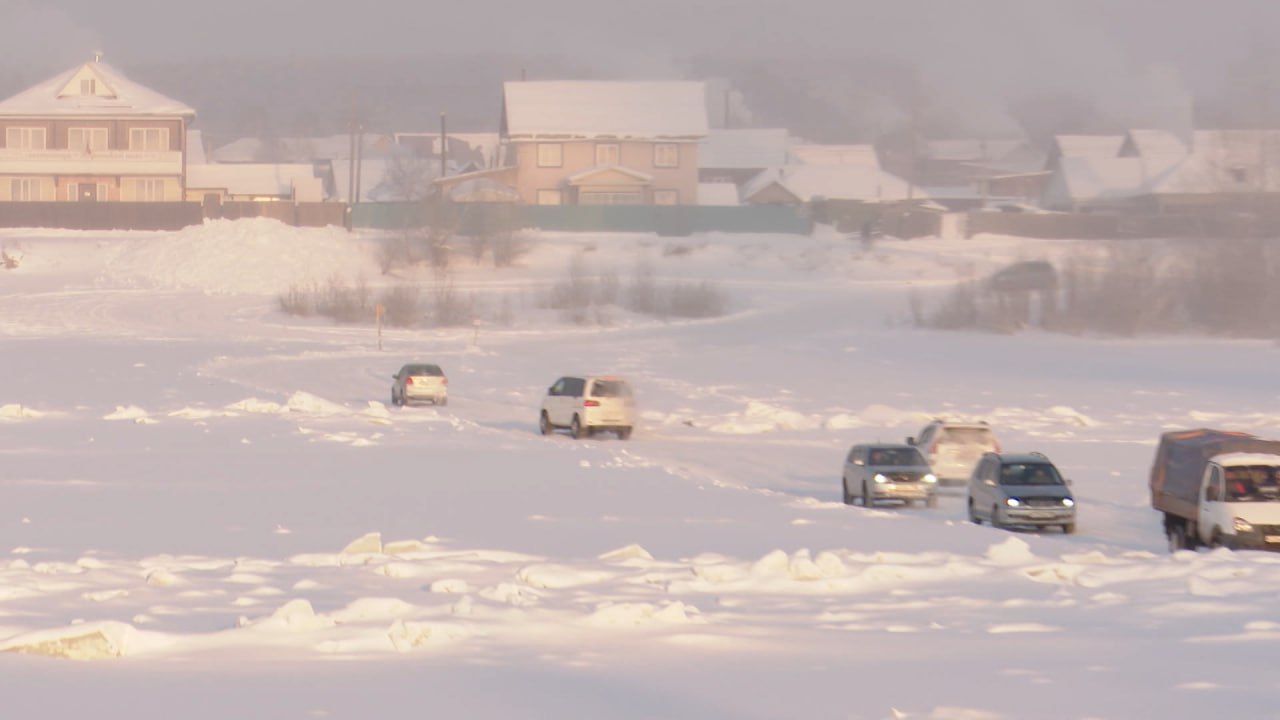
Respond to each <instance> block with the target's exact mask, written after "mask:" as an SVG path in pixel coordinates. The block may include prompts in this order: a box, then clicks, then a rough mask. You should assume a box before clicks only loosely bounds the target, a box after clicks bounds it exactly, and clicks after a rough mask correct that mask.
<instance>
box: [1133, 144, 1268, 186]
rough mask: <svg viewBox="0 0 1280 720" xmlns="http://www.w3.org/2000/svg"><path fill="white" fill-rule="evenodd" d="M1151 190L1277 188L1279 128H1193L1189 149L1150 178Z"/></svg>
mask: <svg viewBox="0 0 1280 720" xmlns="http://www.w3.org/2000/svg"><path fill="white" fill-rule="evenodd" d="M1149 191H1150V192H1151V193H1152V194H1212V193H1251V192H1280V131H1277V130H1197V131H1195V133H1193V135H1192V147H1191V151H1190V153H1188V154H1187V156H1186V158H1185V159H1183V160H1182V161H1181V162H1179V163H1177V165H1176V166H1174V167H1171V168H1170V169H1169V170H1168V171H1167V172H1164V173H1162V174H1160V175H1159V176H1157V177H1155V178H1153V180H1152V182H1151V184H1150V190H1149Z"/></svg>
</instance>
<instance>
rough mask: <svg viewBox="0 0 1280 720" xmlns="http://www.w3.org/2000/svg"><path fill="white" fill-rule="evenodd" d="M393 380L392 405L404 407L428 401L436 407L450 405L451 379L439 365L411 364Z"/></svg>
mask: <svg viewBox="0 0 1280 720" xmlns="http://www.w3.org/2000/svg"><path fill="white" fill-rule="evenodd" d="M391 379H392V380H393V381H394V382H392V383H391V404H392V405H398V406H401V407H403V406H405V405H409V404H410V403H414V402H421V401H428V400H429V401H431V402H432V403H433V404H435V405H448V404H449V378H448V377H446V376H445V374H444V371H443V370H441V369H440V366H439V365H433V364H431V363H409V364H408V365H405V366H404V367H402V368H400V371H399V372H397V373H396V374H395V375H392V376H391Z"/></svg>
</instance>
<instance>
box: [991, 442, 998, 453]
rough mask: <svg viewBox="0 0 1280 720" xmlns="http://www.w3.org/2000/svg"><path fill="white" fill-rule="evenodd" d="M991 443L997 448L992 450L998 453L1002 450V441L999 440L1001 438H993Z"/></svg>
mask: <svg viewBox="0 0 1280 720" xmlns="http://www.w3.org/2000/svg"><path fill="white" fill-rule="evenodd" d="M991 444H992V445H993V446H995V449H994V450H992V451H991V452H997V453H998V452H1000V441H999V440H992V441H991Z"/></svg>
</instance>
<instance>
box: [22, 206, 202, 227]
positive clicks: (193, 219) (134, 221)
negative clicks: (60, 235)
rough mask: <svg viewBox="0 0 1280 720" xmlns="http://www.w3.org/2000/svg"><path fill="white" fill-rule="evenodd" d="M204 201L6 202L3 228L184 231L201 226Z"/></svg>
mask: <svg viewBox="0 0 1280 720" xmlns="http://www.w3.org/2000/svg"><path fill="white" fill-rule="evenodd" d="M203 218H204V215H203V210H202V208H201V206H200V203H194V202H173V203H110V202H96V203H95V202H5V203H0V227H9V228H14V227H38V228H63V229H68V230H180V229H182V228H184V227H187V226H188V225H199V224H200V223H201V222H202V221H203Z"/></svg>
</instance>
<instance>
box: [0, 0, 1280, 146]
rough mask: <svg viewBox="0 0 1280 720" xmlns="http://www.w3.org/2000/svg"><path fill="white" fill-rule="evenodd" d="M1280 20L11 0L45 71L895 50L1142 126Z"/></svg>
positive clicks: (962, 81) (684, 5) (1151, 3)
mask: <svg viewBox="0 0 1280 720" xmlns="http://www.w3.org/2000/svg"><path fill="white" fill-rule="evenodd" d="M33 28H35V29H38V31H33ZM1277 30H1280V0H1216V1H1214V2H1210V0H785V1H784V0H738V1H730V0H647V1H643V0H642V1H640V2H635V1H634V0H633V1H632V2H625V3H624V2H609V0H593V1H588V0H541V2H538V3H528V2H516V1H515V0H508V2H501V3H499V2H486V1H484V0H453V1H451V2H432V1H431V0H360V1H357V2H350V1H343V2H337V1H336V0H218V1H217V2H213V3H199V4H189V3H165V2H160V0H111V2H103V0H0V47H3V48H4V54H5V57H6V58H7V60H6V62H10V61H12V62H15V63H22V64H26V65H29V66H34V68H36V69H39V71H40V72H39V73H37V74H39V75H40V76H41V77H43V76H45V75H46V74H47V75H53V74H55V73H57V72H59V71H61V70H63V69H65V68H66V67H67V66H68V65H70V64H72V63H75V62H78V61H80V60H82V59H86V58H88V57H90V56H91V54H92V52H93V51H94V50H102V51H104V52H105V53H106V56H107V59H108V61H114V62H115V63H116V64H120V65H126V66H127V65H137V64H144V63H154V62H157V61H165V60H187V59H196V58H208V57H225V56H245V57H253V58H261V59H262V60H263V61H264V62H268V61H270V59H271V58H273V57H295V58H296V57H311V56H316V55H328V56H339V57H341V56H361V55H413V54H419V55H420V54H422V53H429V52H432V51H439V50H443V51H469V52H486V51H495V52H504V53H510V54H515V55H520V54H543V55H548V54H550V55H568V56H573V57H577V58H591V59H592V62H593V63H595V64H596V65H597V66H598V67H599V68H601V72H600V73H599V74H600V75H601V76H608V75H616V76H619V77H624V76H625V77H646V76H647V77H655V78H656V77H671V76H672V75H673V74H675V73H677V72H678V70H677V69H676V68H677V60H678V59H679V58H682V57H686V56H688V55H691V54H696V53H709V54H737V55H760V56H766V57H767V56H775V55H799V56H814V57H822V56H833V57H839V56H845V57H856V56H858V55H882V56H887V57H892V58H897V59H902V58H906V59H909V60H910V61H912V62H914V63H916V64H917V65H918V67H919V69H920V70H921V73H922V76H923V77H924V78H925V79H926V81H927V82H929V83H930V84H931V85H932V86H934V87H935V88H952V90H951V92H963V93H965V94H968V95H970V96H976V95H981V96H985V97H1000V96H1003V95H1010V94H1013V93H1019V92H1021V93H1025V92H1026V91H1027V90H1028V89H1029V88H1046V89H1051V90H1067V91H1072V92H1078V93H1088V94H1090V95H1091V96H1094V97H1097V98H1099V100H1100V102H1102V103H1103V104H1108V103H1110V104H1114V105H1129V106H1132V108H1133V110H1132V112H1131V114H1133V115H1134V116H1135V118H1134V119H1135V122H1138V121H1141V119H1142V114H1143V113H1144V112H1146V111H1145V110H1144V109H1143V108H1145V107H1148V106H1150V107H1151V108H1158V109H1160V111H1161V112H1168V109H1169V108H1170V107H1175V106H1178V105H1180V103H1182V102H1183V101H1184V100H1185V98H1187V97H1189V96H1190V95H1191V94H1192V93H1197V94H1206V93H1211V92H1213V91H1214V89H1215V88H1216V87H1218V86H1220V85H1221V84H1222V83H1223V82H1224V81H1225V78H1226V77H1227V68H1228V67H1229V65H1230V63H1232V62H1236V61H1238V60H1239V58H1240V57H1241V56H1242V55H1243V54H1244V53H1245V52H1246V51H1247V50H1248V49H1249V48H1251V47H1256V46H1259V45H1262V46H1270V45H1273V44H1275V43H1276V42H1277V41H1276V37H1277ZM993 107H995V106H994V105H993ZM1153 112H1154V111H1153Z"/></svg>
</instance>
